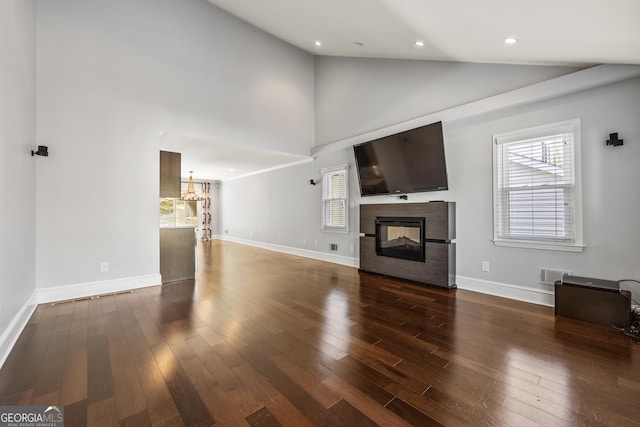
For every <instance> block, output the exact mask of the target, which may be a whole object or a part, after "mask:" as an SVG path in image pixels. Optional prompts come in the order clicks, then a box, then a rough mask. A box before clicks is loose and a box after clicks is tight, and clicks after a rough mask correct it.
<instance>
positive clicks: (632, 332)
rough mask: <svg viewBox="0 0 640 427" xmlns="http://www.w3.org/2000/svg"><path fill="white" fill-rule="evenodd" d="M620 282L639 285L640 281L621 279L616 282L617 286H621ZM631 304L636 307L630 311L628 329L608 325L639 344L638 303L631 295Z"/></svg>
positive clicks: (639, 307)
mask: <svg viewBox="0 0 640 427" xmlns="http://www.w3.org/2000/svg"><path fill="white" fill-rule="evenodd" d="M622 282H635V283H638V284H640V281H638V280H636V279H622V280H618V284H621V283H622ZM631 302H633V303H634V304H636V305H637V306H636V307H633V308H632V310H631V324H630V326H629V327H628V328H621V327H619V326H616V325H614V324H610V326H611V327H612V328H613V329H614V330H616V331H618V332H621V333H623V334H625V335H626V336H628V337H631V338H633V341H634V342H636V343H640V303H638V301H636V300H634V299H633V294H632V296H631Z"/></svg>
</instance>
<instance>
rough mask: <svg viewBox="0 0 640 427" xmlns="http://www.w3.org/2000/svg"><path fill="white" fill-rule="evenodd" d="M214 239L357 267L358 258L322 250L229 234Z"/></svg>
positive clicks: (358, 264)
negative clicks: (311, 249)
mask: <svg viewBox="0 0 640 427" xmlns="http://www.w3.org/2000/svg"><path fill="white" fill-rule="evenodd" d="M214 239H219V240H224V241H227V242H234V243H240V244H241V245H247V246H254V247H256V248H261V249H267V250H270V251H275V252H283V253H285V254H289V255H296V256H301V257H304V258H311V259H316V260H318V261H326V262H332V263H334V264H340V265H346V266H347V267H355V268H358V267H359V266H360V260H359V259H358V258H353V257H346V256H342V255H334V254H327V253H324V252H317V251H310V250H308V249H300V248H294V247H291V246H283V245H276V244H273V243H265V242H258V241H255V240H248V239H240V238H238V237H230V236H220V235H217V236H214Z"/></svg>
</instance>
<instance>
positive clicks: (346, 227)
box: [320, 163, 349, 234]
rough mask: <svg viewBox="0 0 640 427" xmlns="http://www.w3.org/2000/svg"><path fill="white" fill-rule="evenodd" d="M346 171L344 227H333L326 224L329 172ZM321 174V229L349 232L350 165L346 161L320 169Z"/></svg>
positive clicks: (332, 231) (333, 231)
mask: <svg viewBox="0 0 640 427" xmlns="http://www.w3.org/2000/svg"><path fill="white" fill-rule="evenodd" d="M338 171H344V172H345V175H346V179H347V182H346V196H345V206H344V227H331V226H328V225H327V224H326V209H325V198H324V195H325V191H326V187H325V185H327V179H326V178H327V174H328V173H332V172H338ZM320 175H321V176H322V200H321V209H322V215H321V221H322V222H321V224H320V229H321V230H322V231H328V232H331V233H343V234H346V233H348V232H349V167H348V165H347V164H346V163H344V164H340V165H336V166H331V167H328V168H322V169H320Z"/></svg>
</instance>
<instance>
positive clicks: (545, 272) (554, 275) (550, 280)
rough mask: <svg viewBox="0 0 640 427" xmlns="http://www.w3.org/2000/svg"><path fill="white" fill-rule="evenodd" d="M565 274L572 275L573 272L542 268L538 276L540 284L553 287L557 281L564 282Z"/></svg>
mask: <svg viewBox="0 0 640 427" xmlns="http://www.w3.org/2000/svg"><path fill="white" fill-rule="evenodd" d="M563 274H571V272H570V271H563V270H552V269H550V268H543V267H540V271H539V274H538V283H542V284H544V285H553V284H554V283H555V282H556V281H559V280H560V281H561V280H562V275H563Z"/></svg>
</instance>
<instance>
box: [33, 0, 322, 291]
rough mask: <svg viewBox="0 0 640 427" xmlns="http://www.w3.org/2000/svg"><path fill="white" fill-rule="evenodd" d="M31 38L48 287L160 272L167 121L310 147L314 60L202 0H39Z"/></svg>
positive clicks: (212, 135) (40, 241)
mask: <svg viewBox="0 0 640 427" xmlns="http://www.w3.org/2000/svg"><path fill="white" fill-rule="evenodd" d="M36 43H37V76H36V82H37V102H36V105H37V131H36V139H37V143H38V144H42V145H48V146H49V151H50V155H49V157H48V158H47V159H44V161H42V162H40V164H39V167H38V170H37V177H36V179H37V191H36V212H37V214H36V231H37V233H36V236H37V237H36V238H37V254H36V259H37V264H36V284H37V287H38V289H39V290H43V289H47V290H52V289H57V288H59V287H64V286H67V285H78V286H84V284H87V283H96V282H109V281H116V280H121V279H126V278H133V279H134V280H135V278H141V277H145V278H146V277H153V275H159V230H158V227H159V212H158V179H159V161H158V150H159V148H158V147H159V132H160V131H161V130H164V131H168V132H173V133H177V134H181V135H188V136H194V137H199V138H205V139H210V140H216V141H223V142H225V143H229V144H240V145H241V144H244V145H247V146H252V147H255V148H258V149H271V150H277V151H285V152H290V153H295V154H305V155H308V154H309V150H310V148H311V146H312V143H313V110H314V107H313V104H314V83H313V79H314V59H313V57H312V56H311V55H309V54H307V53H305V52H303V51H301V50H300V49H297V48H295V47H293V46H291V45H289V44H287V43H284V42H282V41H280V40H277V39H275V38H274V37H272V36H270V35H269V34H267V33H265V32H263V31H260V30H258V29H256V28H255V27H253V26H251V25H249V24H247V23H245V22H243V21H240V20H239V19H237V18H235V17H233V16H232V15H230V14H228V13H226V12H224V11H222V10H221V9H219V8H217V7H216V6H214V5H212V4H211V3H208V2H206V1H204V0H162V1H157V0H136V1H130V0H113V1H108V2H100V1H85V0H53V1H40V2H37V42H36ZM104 261H106V262H108V263H109V271H108V272H103V273H101V272H100V268H99V267H100V263H101V262H104Z"/></svg>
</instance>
